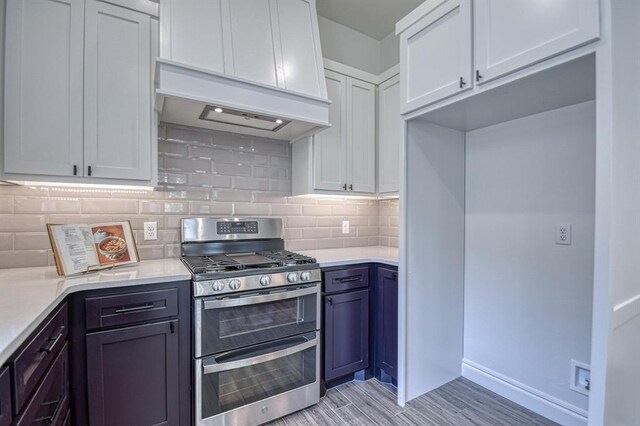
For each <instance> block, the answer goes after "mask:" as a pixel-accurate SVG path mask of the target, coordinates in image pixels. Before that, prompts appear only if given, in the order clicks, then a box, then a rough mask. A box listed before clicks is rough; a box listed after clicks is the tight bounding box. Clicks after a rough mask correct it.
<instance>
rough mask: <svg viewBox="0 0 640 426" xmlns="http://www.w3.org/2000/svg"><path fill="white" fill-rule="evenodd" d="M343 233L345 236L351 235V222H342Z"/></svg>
mask: <svg viewBox="0 0 640 426" xmlns="http://www.w3.org/2000/svg"><path fill="white" fill-rule="evenodd" d="M342 233H343V234H348V233H349V221H348V220H343V221H342Z"/></svg>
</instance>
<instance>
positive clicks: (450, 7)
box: [400, 0, 473, 113]
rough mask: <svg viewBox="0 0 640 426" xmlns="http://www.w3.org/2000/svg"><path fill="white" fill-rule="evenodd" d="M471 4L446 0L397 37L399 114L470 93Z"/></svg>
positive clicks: (467, 1)
mask: <svg viewBox="0 0 640 426" xmlns="http://www.w3.org/2000/svg"><path fill="white" fill-rule="evenodd" d="M471 57H472V52H471V0H446V1H444V2H442V3H441V4H440V5H439V6H437V7H436V8H434V9H433V10H431V12H429V13H428V14H427V15H426V16H425V17H424V18H422V19H421V20H419V21H418V22H416V23H415V24H413V25H412V26H411V27H410V28H409V29H408V30H406V31H404V32H403V33H402V34H401V35H400V62H401V69H402V72H403V76H402V89H401V92H402V112H403V113H407V112H410V111H412V110H415V109H417V108H420V107H423V106H425V105H428V104H431V103H433V102H436V101H439V100H441V99H444V98H446V97H448V96H451V95H454V94H456V93H459V92H461V91H463V90H467V89H470V88H471V87H472V85H473V82H472V79H471V69H472V67H471Z"/></svg>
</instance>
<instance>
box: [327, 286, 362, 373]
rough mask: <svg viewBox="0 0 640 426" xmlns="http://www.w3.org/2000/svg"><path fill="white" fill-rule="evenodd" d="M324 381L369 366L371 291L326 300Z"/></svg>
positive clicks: (333, 296)
mask: <svg viewBox="0 0 640 426" xmlns="http://www.w3.org/2000/svg"><path fill="white" fill-rule="evenodd" d="M324 307H325V321H324V332H325V335H324V340H325V346H324V348H325V349H324V350H325V354H324V379H325V380H326V381H331V380H334V379H337V378H339V377H343V376H346V375H347V374H351V373H354V372H356V371H359V370H362V369H365V368H367V367H369V290H359V291H352V292H349V293H341V294H336V295H330V296H325V297H324Z"/></svg>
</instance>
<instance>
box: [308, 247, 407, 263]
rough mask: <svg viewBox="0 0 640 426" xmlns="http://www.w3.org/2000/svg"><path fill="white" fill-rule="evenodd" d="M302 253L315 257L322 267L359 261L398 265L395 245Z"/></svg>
mask: <svg viewBox="0 0 640 426" xmlns="http://www.w3.org/2000/svg"><path fill="white" fill-rule="evenodd" d="M301 253H302V254H304V255H307V256H311V257H315V258H316V260H317V261H318V263H319V264H320V267H322V268H327V267H330V266H342V265H353V264H357V263H384V264H387V265H392V266H398V249H397V248H393V247H383V246H373V247H350V248H338V249H323V250H306V251H302V252H301Z"/></svg>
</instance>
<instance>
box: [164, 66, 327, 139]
mask: <svg viewBox="0 0 640 426" xmlns="http://www.w3.org/2000/svg"><path fill="white" fill-rule="evenodd" d="M322 83H324V81H322ZM322 89H323V91H325V92H326V88H325V87H322ZM156 94H157V99H156V109H157V110H158V112H159V118H160V121H162V122H166V123H173V124H182V125H187V126H193V127H200V128H208V129H214V130H222V131H227V132H233V133H241V134H247V135H253V136H260V137H267V138H272V139H280V140H287V141H295V140H298V139H301V138H304V137H307V136H311V135H313V134H315V133H317V132H319V131H321V130H324V129H326V128H327V127H330V124H329V105H330V103H331V101H329V100H328V99H325V98H322V97H318V96H312V95H309V94H305V93H300V92H295V91H292V90H287V89H283V88H280V87H275V86H270V85H267V84H262V83H258V82H254V81H250V80H247V79H243V78H239V77H237V76H232V75H228V74H223V73H217V72H213V71H210V70H204V69H198V68H195V67H193V66H191V65H186V64H182V63H177V62H173V61H169V60H166V59H162V58H159V59H158V60H157V68H156Z"/></svg>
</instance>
